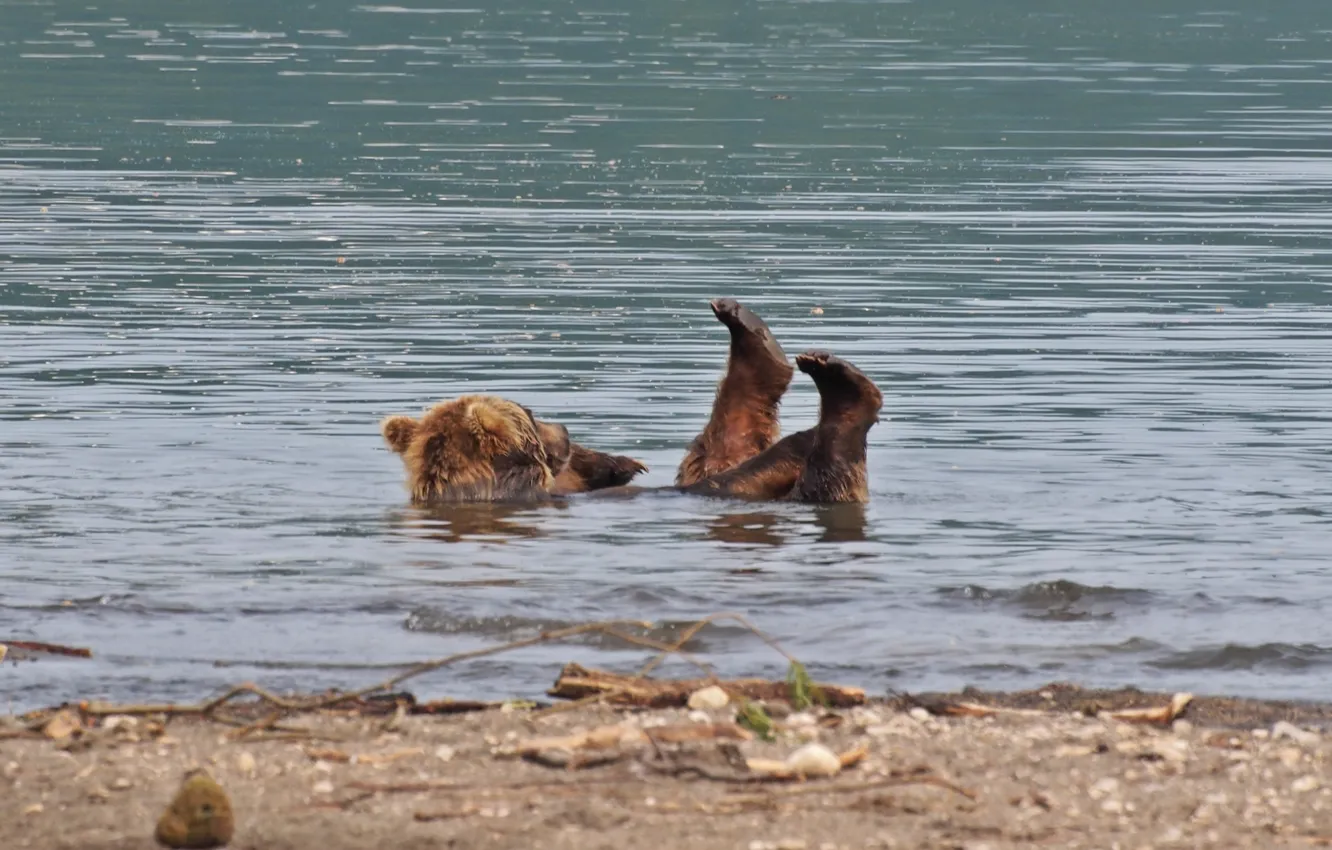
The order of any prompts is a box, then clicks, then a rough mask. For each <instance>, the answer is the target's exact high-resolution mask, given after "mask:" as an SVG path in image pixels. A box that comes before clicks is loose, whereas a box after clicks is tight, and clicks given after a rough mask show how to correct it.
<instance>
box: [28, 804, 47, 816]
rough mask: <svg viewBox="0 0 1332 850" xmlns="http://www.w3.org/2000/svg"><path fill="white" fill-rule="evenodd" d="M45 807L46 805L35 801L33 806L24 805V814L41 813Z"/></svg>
mask: <svg viewBox="0 0 1332 850" xmlns="http://www.w3.org/2000/svg"><path fill="white" fill-rule="evenodd" d="M45 809H46V806H43V805H42V804H41V803H33V804H32V805H31V806H24V807H23V814H25V815H40V814H41V813H42V812H43V811H44V810H45Z"/></svg>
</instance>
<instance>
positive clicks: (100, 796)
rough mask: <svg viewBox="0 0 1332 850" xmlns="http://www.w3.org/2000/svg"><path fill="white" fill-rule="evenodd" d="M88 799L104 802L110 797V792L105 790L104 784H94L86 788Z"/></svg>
mask: <svg viewBox="0 0 1332 850" xmlns="http://www.w3.org/2000/svg"><path fill="white" fill-rule="evenodd" d="M88 799H89V800H92V801H93V802H95V803H104V802H106V801H107V800H110V799H111V792H110V791H108V790H106V788H105V787H104V786H101V785H94V786H93V787H92V788H90V789H88Z"/></svg>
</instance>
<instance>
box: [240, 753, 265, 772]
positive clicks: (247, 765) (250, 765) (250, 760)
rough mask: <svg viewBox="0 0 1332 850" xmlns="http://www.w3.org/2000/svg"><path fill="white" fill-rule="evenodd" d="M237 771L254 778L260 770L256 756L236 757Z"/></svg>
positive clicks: (250, 754)
mask: <svg viewBox="0 0 1332 850" xmlns="http://www.w3.org/2000/svg"><path fill="white" fill-rule="evenodd" d="M236 769H237V770H239V771H240V772H241V773H243V774H245V775H246V776H254V772H255V771H256V770H258V769H259V765H258V763H256V762H255V760H254V754H253V753H241V754H240V755H238V756H236Z"/></svg>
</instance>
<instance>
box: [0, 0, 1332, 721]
mask: <svg viewBox="0 0 1332 850" xmlns="http://www.w3.org/2000/svg"><path fill="white" fill-rule="evenodd" d="M284 5H285V4H274V3H258V2H235V3H228V4H222V5H219V4H216V3H209V4H205V3H201V2H197V0H171V2H165V0H158V2H145V3H136V4H133V6H134V9H135V11H134V13H133V14H132V15H130V14H129V13H128V12H126V13H125V15H126V16H125V17H112V16H109V15H108V8H94V9H90V8H89V7H87V6H86V4H81V3H71V2H65V0H53V2H37V3H21V2H14V0H0V79H3V80H4V81H5V91H6V98H5V103H6V106H5V107H4V111H3V114H4V121H3V124H0V128H2V129H0V398H2V399H3V405H0V422H3V424H2V425H0V481H2V482H3V487H0V638H3V637H5V636H9V637H26V638H32V639H38V640H47V641H57V642H62V643H70V644H79V645H87V646H91V647H92V648H94V650H95V651H96V653H97V657H96V659H95V660H93V661H91V662H87V661H69V662H59V661H57V662H42V663H39V664H25V665H21V666H18V667H10V668H8V669H5V670H4V671H3V673H0V675H2V676H3V678H0V694H3V695H4V696H5V698H6V699H7V700H8V701H9V703H10V704H11V705H12V704H17V705H31V704H39V703H47V702H52V701H56V700H60V699H65V698H70V697H75V696H78V697H84V696H97V695H101V696H107V697H111V698H120V699H129V698H135V697H151V698H155V699H156V698H162V699H167V698H186V699H189V698H196V697H198V696H200V695H201V694H202V693H204V692H207V691H208V690H209V689H210V688H213V687H218V686H221V685H223V684H226V683H231V682H235V681H238V680H242V679H255V680H258V681H261V682H264V683H266V684H270V685H272V686H274V687H293V688H314V687H328V686H349V685H354V684H359V683H365V682H369V681H373V680H375V679H377V678H380V677H382V676H383V675H385V672H384V670H383V669H380V668H379V667H378V666H377V665H387V664H392V663H395V662H402V661H408V660H415V659H422V658H427V657H433V656H436V655H443V654H446V653H449V652H453V651H457V650H461V649H467V648H472V647H478V646H483V645H487V644H490V643H495V642H500V641H504V640H507V639H511V638H515V637H523V636H528V635H530V634H533V633H534V632H535V631H536V630H538V629H541V628H546V627H553V626H559V625H563V624H569V623H577V622H582V621H586V620H592V619H599V618H609V617H632V618H638V619H648V620H652V621H655V622H658V623H662V624H665V625H664V627H663V629H662V631H661V632H660V634H663V635H664V634H669V633H670V632H671V628H670V627H671V626H672V625H678V624H680V623H683V622H686V621H689V620H692V619H694V618H697V617H699V616H702V615H705V614H708V613H710V612H715V611H721V610H730V611H737V612H743V613H745V614H747V615H749V616H750V617H752V619H753V620H754V621H755V622H756V623H757V624H758V625H760V626H761V627H763V628H765V629H767V630H768V631H770V632H771V633H773V634H774V635H776V636H777V637H778V638H779V639H781V640H782V641H783V642H784V644H785V645H786V646H787V648H788V649H789V650H790V651H792V652H793V653H794V654H796V655H798V656H800V657H801V658H802V659H804V660H805V661H806V662H807V663H808V664H809V665H810V666H811V668H813V669H814V671H815V672H816V674H817V675H820V676H824V677H827V678H830V679H834V680H837V681H841V682H846V683H851V684H861V685H864V686H866V687H868V688H870V689H872V690H877V691H882V690H885V689H890V688H896V689H909V690H916V689H923V688H936V687H957V686H961V685H963V684H968V683H971V684H979V685H986V686H992V687H1011V686H1023V685H1033V684H1037V683H1041V682H1045V681H1048V680H1051V679H1073V680H1077V681H1081V682H1086V683H1106V684H1128V683H1134V684H1139V685H1143V686H1150V687H1162V688H1194V689H1200V690H1205V691H1212V692H1218V691H1220V692H1231V693H1245V694H1261V695H1283V696H1297V697H1327V696H1329V694H1328V692H1327V688H1326V682H1327V673H1328V666H1329V664H1332V625H1329V620H1328V618H1327V617H1326V615H1325V613H1324V612H1325V611H1326V610H1327V606H1328V604H1330V603H1332V598H1330V597H1332V585H1330V584H1329V582H1328V572H1329V570H1328V560H1327V558H1328V551H1329V540H1332V535H1330V534H1329V531H1330V530H1332V529H1330V528H1329V498H1330V497H1332V475H1329V472H1332V450H1330V449H1329V446H1332V363H1330V361H1332V357H1329V352H1332V346H1330V345H1329V342H1328V330H1329V324H1330V319H1332V265H1329V263H1328V254H1329V248H1328V241H1327V233H1328V232H1329V224H1332V212H1330V211H1329V207H1328V205H1327V202H1326V199H1327V193H1328V191H1329V188H1332V156H1329V152H1328V145H1327V138H1328V129H1329V126H1332V105H1330V104H1329V95H1330V92H1332V90H1330V89H1329V87H1328V82H1329V70H1330V69H1332V60H1329V59H1328V58H1327V57H1328V56H1329V55H1332V54H1330V52H1329V41H1332V30H1329V28H1328V27H1327V25H1326V23H1325V22H1324V21H1323V20H1322V16H1321V12H1322V11H1323V9H1322V4H1318V3H1314V2H1312V0H1310V2H1292V3H1285V4H1280V5H1279V7H1276V8H1273V9H1269V10H1267V11H1264V12H1257V11H1248V12H1245V13H1243V14H1237V13H1232V12H1227V11H1224V10H1223V9H1214V8H1212V7H1209V6H1208V5H1207V4H1200V3H1194V2H1183V0H1169V1H1168V2H1156V3H1150V4H1148V3H1140V2H1127V3H1118V4H1115V9H1114V15H1113V16H1109V15H1105V16H1101V15H1099V14H1098V13H1094V12H1084V11H1078V12H1076V13H1074V12H1064V13H1049V12H1047V11H1045V10H1046V9H1048V8H1052V7H1048V6H1047V4H1038V3H1018V4H1005V6H1004V8H1003V9H1000V8H999V7H998V6H996V5H994V4H988V3H982V2H979V0H971V2H962V0H953V2H941V3H928V4H926V3H856V2H827V3H804V2H786V0H774V2H755V3H748V4H717V3H701V2H696V0H686V2H678V3H670V4H643V3H630V2H615V3H609V4H605V3H603V4H599V5H594V4H587V3H568V2H566V3H556V4H549V3H547V4H527V3H522V2H511V3H510V2H505V3H500V4H475V6H474V7H466V8H464V7H457V8H453V7H448V6H445V5H444V4H440V3H437V2H430V3H428V4H426V6H424V7H419V8H418V7H416V6H409V5H403V6H397V5H393V6H389V5H372V4H371V5H355V4H333V5H331V6H330V5H329V4H318V5H316V6H312V7H309V8H307V7H305V6H304V5H303V4H302V5H300V7H299V8H297V7H295V6H292V7H291V8H290V10H289V11H284V10H283V9H282V8H281V7H283V6H284ZM717 295H732V296H735V297H737V298H740V299H741V300H743V301H745V302H747V303H749V304H750V305H751V306H753V307H754V308H755V309H756V310H758V311H759V312H760V313H761V314H762V315H763V316H764V317H765V318H766V319H767V320H768V321H769V324H770V325H771V326H772V328H773V329H774V331H775V332H776V333H777V335H778V336H779V338H780V339H781V340H782V342H783V344H784V346H785V347H786V349H787V351H788V353H792V354H794V353H795V352H798V351H801V350H803V349H805V348H809V347H815V346H818V347H827V348H830V349H832V350H834V351H835V352H837V353H839V354H841V355H843V356H845V357H847V358H849V359H851V360H853V361H854V362H856V363H857V364H858V365H860V366H862V367H863V368H864V369H865V370H866V371H867V372H869V373H870V374H871V375H872V376H873V377H874V378H875V379H876V381H878V382H879V384H880V386H881V387H882V388H883V390H884V394H885V397H886V405H885V416H884V420H883V422H882V424H881V425H880V426H878V427H877V428H876V429H875V430H874V431H873V432H872V434H871V450H870V467H871V488H872V491H873V501H872V503H871V504H870V505H868V506H867V507H866V508H864V509H863V510H847V509H845V508H839V509H830V508H818V507H813V506H803V505H784V504H774V505H755V504H742V503H730V502H720V501H707V500H700V499H694V498H685V497H679V496H667V495H657V496H649V497H646V498H641V499H638V500H634V501H626V502H619V501H609V502H608V501H574V502H572V503H570V504H569V505H567V506H564V507H546V508H521V509H515V508H505V507H495V506H475V507H472V508H466V509H462V510H457V511H453V512H433V513H432V512H425V511H420V510H415V509H412V508H410V507H409V506H408V505H407V504H406V497H405V492H404V490H403V485H402V473H401V469H400V465H399V463H398V461H397V459H396V458H395V457H393V456H392V455H391V454H390V453H389V452H387V451H386V450H385V449H384V448H383V446H382V443H381V441H380V438H379V436H378V432H377V420H378V419H379V418H380V417H381V416H383V415H385V414H388V413H395V412H412V411H415V410H419V409H421V408H422V407H424V406H426V405H427V404H428V403H430V402H432V401H434V400H436V399H438V398H442V397H448V396H452V395H456V394H459V393H462V392H467V391H485V392H493V393H498V394H502V395H506V396H510V397H513V398H515V399H518V400H520V401H522V402H523V403H525V404H527V405H529V406H530V407H532V408H533V409H534V410H536V411H537V412H538V414H539V415H543V416H546V417H548V418H552V419H555V420H558V421H561V422H563V423H565V424H567V425H568V426H569V427H570V429H571V431H572V432H573V433H574V435H575V437H576V438H579V439H581V440H582V441H584V442H586V443H588V444H590V445H593V446H595V447H597V448H601V449H604V450H609V451H615V452H625V453H630V454H633V455H634V456H636V457H640V458H642V459H644V460H645V461H646V462H648V463H649V464H650V465H651V466H652V471H651V473H650V474H649V475H647V476H646V477H645V479H644V480H643V482H642V483H647V484H664V483H667V482H669V481H670V479H671V477H672V475H673V470H674V466H675V464H676V463H677V461H678V460H679V457H680V455H681V453H682V450H683V447H684V445H685V444H686V443H687V441H688V440H689V439H690V438H691V437H692V435H693V434H694V433H696V431H697V430H698V428H699V427H700V425H701V423H702V421H703V420H704V418H705V417H706V415H707V410H708V408H709V405H710V403H711V394H712V386H713V382H714V381H715V379H716V377H717V376H718V374H719V372H720V369H721V364H722V362H723V358H724V356H725V341H726V334H725V332H724V330H723V329H722V328H721V326H720V325H718V324H716V322H715V321H714V320H713V319H712V317H711V315H710V313H709V311H708V309H707V306H706V301H707V299H709V298H711V297H715V296H717ZM816 307H817V308H820V309H821V312H819V311H816V310H815V309H814V308H816ZM816 407H817V399H816V396H815V393H814V392H813V389H812V386H811V385H810V384H809V382H808V381H807V380H806V379H805V378H804V377H803V376H800V377H798V378H797V381H796V382H795V384H794V385H793V387H792V390H791V392H790V394H789V396H788V398H787V401H786V403H785V404H784V407H783V413H784V417H783V418H784V422H785V423H786V426H787V428H788V430H796V429H799V428H801V427H804V426H805V425H806V424H807V423H809V422H812V421H813V419H814V417H815V414H816ZM696 648H697V650H698V651H699V652H700V653H701V654H702V655H704V656H705V657H707V658H708V659H710V660H712V661H714V662H716V663H718V664H719V665H720V666H721V667H722V668H723V670H725V671H728V672H739V673H764V672H769V673H780V672H781V667H780V665H779V663H778V661H779V660H780V659H778V658H776V657H774V655H773V653H771V652H770V651H769V650H767V649H766V648H764V647H763V646H762V645H761V644H759V643H758V642H757V641H756V640H754V639H753V638H752V637H749V636H747V635H746V634H744V633H743V631H742V630H740V629H737V628H730V627H727V628H716V629H711V630H708V631H705V632H704V633H703V634H702V635H701V637H700V639H699V641H698V642H697V646H696ZM641 658H642V654H641V653H640V652H637V651H630V650H626V649H625V648H623V647H621V646H619V645H616V644H614V643H613V642H612V641H610V640H608V639H607V640H587V641H584V642H582V643H580V644H576V645H574V646H565V647H537V648H533V649H528V650H523V651H521V652H517V653H513V654H509V655H502V656H496V657H493V658H490V659H486V660H482V661H478V662H473V663H469V664H466V665H462V666H459V667H456V668H450V669H448V670H445V671H441V672H440V673H437V674H434V675H432V676H431V677H427V678H426V679H425V680H422V681H420V682H417V683H414V687H415V688H416V689H417V690H419V691H420V692H422V693H423V694H428V695H431V696H438V695H444V694H451V695H454V696H486V695H505V696H508V695H513V694H535V693H538V692H539V691H540V690H541V689H542V688H544V687H545V686H547V685H548V684H549V682H550V681H551V680H552V679H553V677H554V674H555V672H556V670H557V669H558V666H559V664H560V663H561V662H563V661H566V660H580V661H583V662H585V663H592V664H601V665H612V666H615V665H625V664H631V663H634V662H637V661H638V660H640V659H641ZM217 661H221V662H225V663H224V664H223V665H221V666H219V665H217V664H215V662H217Z"/></svg>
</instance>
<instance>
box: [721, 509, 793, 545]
mask: <svg viewBox="0 0 1332 850" xmlns="http://www.w3.org/2000/svg"><path fill="white" fill-rule="evenodd" d="M786 521H787V520H786V518H785V517H782V516H779V515H778V514H774V513H767V512H764V511H753V512H746V513H726V514H722V515H721V516H718V517H717V518H716V519H710V520H708V538H709V539H710V540H717V541H720V542H722V543H745V544H748V545H751V546H781V545H782V544H783V543H785V542H786V536H785V535H783V534H782V533H781V525H782V524H783V523H785V522H786Z"/></svg>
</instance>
